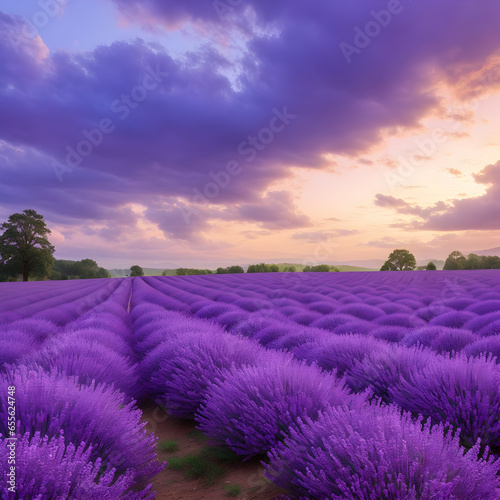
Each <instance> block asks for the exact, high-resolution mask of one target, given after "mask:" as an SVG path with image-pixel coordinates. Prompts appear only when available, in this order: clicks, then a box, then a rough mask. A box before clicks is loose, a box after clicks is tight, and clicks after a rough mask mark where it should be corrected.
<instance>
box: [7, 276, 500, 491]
mask: <svg viewBox="0 0 500 500" xmlns="http://www.w3.org/2000/svg"><path fill="white" fill-rule="evenodd" d="M0 304H1V305H0V325H1V326H0V366H1V374H0V464H2V465H1V466H2V467H3V469H4V470H2V475H1V477H0V492H1V498H2V499H3V498H5V499H9V500H10V499H28V498H29V499H35V498H36V499H40V500H44V499H56V498H57V499H61V498H78V499H98V498H99V499H101V498H102V499H108V498H109V499H118V498H125V499H139V498H144V499H145V498H155V492H154V491H153V489H152V484H151V482H152V479H153V477H154V476H155V475H156V474H157V473H158V472H159V471H160V470H161V469H163V468H164V467H165V464H164V463H161V462H160V461H158V460H157V459H156V438H155V437H154V435H153V434H148V433H146V430H145V429H144V424H142V423H141V422H140V418H141V409H140V408H141V407H143V406H144V405H147V404H151V403H154V404H156V405H159V406H161V407H162V408H166V409H168V411H169V413H170V414H171V415H173V416H175V417H183V418H187V419H194V420H195V421H196V422H197V425H198V428H199V429H200V430H201V431H202V432H203V433H204V434H206V435H207V436H209V438H210V439H211V440H212V441H213V442H215V443H221V444H224V445H225V446H227V447H229V448H231V449H232V450H234V451H235V452H236V453H237V454H238V455H240V456H241V457H242V458H250V457H255V456H258V457H260V458H261V459H262V462H263V464H264V467H265V469H266V475H267V477H268V478H269V479H271V480H272V481H273V482H275V483H276V484H277V485H278V486H281V487H283V488H285V489H286V490H287V492H288V494H289V498H291V499H300V498H302V499H325V498H339V499H340V498H348V499H407V498H408V499H428V498H442V499H444V498H450V499H451V498H457V499H490V498H491V499H494V498H498V497H499V495H498V488H499V486H500V481H499V475H498V472H499V469H500V462H499V461H498V458H497V457H498V455H499V454H500V370H499V367H498V364H497V359H500V271H496V270H484V271H482V270H481V271H447V272H434V273H433V272H398V273H390V272H389V273H310V274H300V275H294V274H293V273H269V274H254V275H245V274H243V275H212V276H210V275H208V276H186V277H140V278H139V277H138V278H118V279H102V280H77V281H67V282H29V283H1V284H0ZM14 417H15V418H14ZM9 457H15V463H16V467H15V471H14V475H15V483H16V488H15V492H10V491H9V481H11V480H12V472H11V469H10V465H9Z"/></svg>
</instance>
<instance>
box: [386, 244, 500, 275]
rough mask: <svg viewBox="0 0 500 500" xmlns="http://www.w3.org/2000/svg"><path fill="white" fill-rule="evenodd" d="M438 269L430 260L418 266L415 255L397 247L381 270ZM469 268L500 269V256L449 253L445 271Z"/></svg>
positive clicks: (444, 267)
mask: <svg viewBox="0 0 500 500" xmlns="http://www.w3.org/2000/svg"><path fill="white" fill-rule="evenodd" d="M414 269H416V270H418V271H422V270H427V271H436V270H437V268H436V264H434V262H432V261H431V262H429V263H428V264H427V265H426V266H418V267H417V261H416V259H415V256H414V255H413V254H412V253H410V252H409V251H408V250H406V249H397V250H394V251H393V252H391V254H390V255H389V257H388V259H387V260H386V261H385V262H384V264H383V265H382V267H381V268H380V270H381V271H413V270H414ZM467 269H500V257H498V256H496V255H476V254H474V253H470V254H469V255H468V256H467V257H465V255H464V254H463V253H461V252H459V251H456V250H455V251H453V252H451V253H450V255H448V257H447V259H446V261H445V263H444V266H443V271H458V270H467Z"/></svg>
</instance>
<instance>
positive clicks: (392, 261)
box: [380, 250, 417, 271]
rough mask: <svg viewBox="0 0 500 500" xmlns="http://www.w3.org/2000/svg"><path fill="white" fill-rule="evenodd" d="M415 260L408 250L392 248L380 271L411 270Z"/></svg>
mask: <svg viewBox="0 0 500 500" xmlns="http://www.w3.org/2000/svg"><path fill="white" fill-rule="evenodd" d="M415 267H417V261H416V260H415V257H414V255H413V254H411V253H410V252H409V251H408V250H394V251H393V252H392V253H391V254H390V255H389V258H388V259H387V260H386V261H385V262H384V265H383V266H382V267H381V268H380V270H381V271H413V270H414V269H415Z"/></svg>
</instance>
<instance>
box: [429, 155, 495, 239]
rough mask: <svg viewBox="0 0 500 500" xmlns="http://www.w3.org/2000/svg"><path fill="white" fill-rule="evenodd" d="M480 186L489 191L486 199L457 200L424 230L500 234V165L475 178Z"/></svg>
mask: <svg viewBox="0 0 500 500" xmlns="http://www.w3.org/2000/svg"><path fill="white" fill-rule="evenodd" d="M474 179H475V181H476V182H477V183H479V184H489V185H490V187H489V188H488V190H487V191H486V194H484V195H483V196H477V197H475V198H466V199H464V200H454V201H453V206H451V207H450V208H448V209H447V210H446V211H445V212H444V213H442V214H436V215H434V216H432V217H430V218H429V219H428V220H427V221H426V222H425V223H424V224H422V226H421V227H422V229H432V230H437V231H463V230H500V161H498V162H497V163H495V164H492V165H488V166H487V167H485V168H484V169H483V170H481V172H479V173H478V174H475V175H474Z"/></svg>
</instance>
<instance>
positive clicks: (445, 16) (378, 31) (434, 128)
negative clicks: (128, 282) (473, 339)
mask: <svg viewBox="0 0 500 500" xmlns="http://www.w3.org/2000/svg"><path fill="white" fill-rule="evenodd" d="M499 25H500V4H499V3H498V2H487V1H484V2H477V1H474V0H440V1H439V2H435V1H433V0H419V1H418V2H412V1H411V0H388V1H379V0H376V1H371V2H351V1H347V0H338V1H333V0H330V1H325V0H273V1H272V2H271V1H269V0H183V1H182V2H180V1H179V0H85V1H84V0H24V1H23V2H12V1H10V0H0V221H5V220H7V218H8V217H9V215H10V214H12V213H16V212H22V211H23V210H25V209H28V208H30V209H34V210H36V211H37V212H39V213H40V214H42V215H43V216H44V218H45V220H46V222H47V225H48V227H49V228H50V229H51V231H52V234H51V236H50V241H51V242H52V243H53V244H54V245H55V248H56V253H55V257H56V258H59V259H72V260H80V259H84V258H92V259H94V260H96V261H97V262H98V263H99V265H101V266H104V267H107V268H120V267H130V266H131V265H134V264H139V265H141V266H143V267H169V266H170V265H172V264H174V265H175V266H189V267H218V266H224V265H232V264H238V263H248V262H249V261H254V262H258V261H267V262H273V261H274V262H278V261H282V260H283V259H288V261H294V262H299V263H308V264H314V263H322V262H351V261H363V260H370V259H386V258H387V256H388V254H389V253H390V252H391V251H392V250H394V249H396V248H406V249H408V250H410V251H411V252H412V253H413V254H414V255H415V256H416V257H417V260H426V259H431V258H434V259H445V258H446V256H447V255H448V254H449V253H450V252H451V251H453V250H459V251H462V252H464V253H467V252H470V251H476V250H484V249H490V248H494V247H499V246H500V31H499V30H498V26H499Z"/></svg>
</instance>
